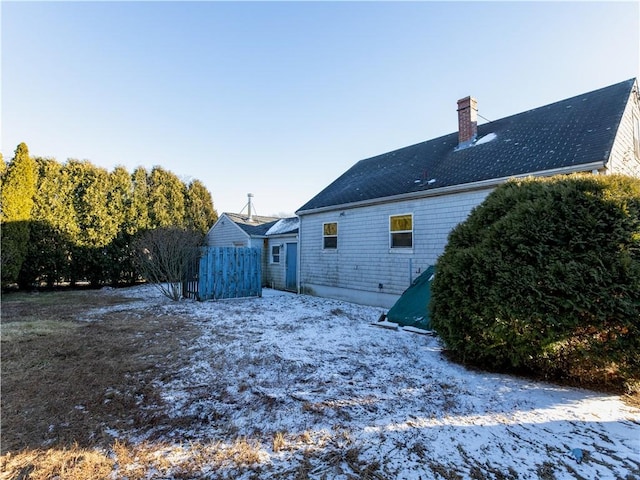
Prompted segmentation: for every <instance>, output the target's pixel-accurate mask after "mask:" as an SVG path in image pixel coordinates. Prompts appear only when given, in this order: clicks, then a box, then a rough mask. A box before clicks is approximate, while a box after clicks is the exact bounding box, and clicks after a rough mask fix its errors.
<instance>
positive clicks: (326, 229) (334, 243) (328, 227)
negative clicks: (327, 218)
mask: <svg viewBox="0 0 640 480" xmlns="http://www.w3.org/2000/svg"><path fill="white" fill-rule="evenodd" d="M322 248H324V249H336V248H338V223H337V222H331V223H323V224H322Z"/></svg>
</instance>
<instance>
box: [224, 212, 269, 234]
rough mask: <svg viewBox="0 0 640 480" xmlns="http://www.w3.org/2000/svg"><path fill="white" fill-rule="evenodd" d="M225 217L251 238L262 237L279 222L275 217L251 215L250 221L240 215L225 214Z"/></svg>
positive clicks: (245, 216)
mask: <svg viewBox="0 0 640 480" xmlns="http://www.w3.org/2000/svg"><path fill="white" fill-rule="evenodd" d="M225 215H226V216H227V217H229V218H230V219H231V220H232V221H233V223H235V224H236V225H238V226H239V227H240V228H241V229H242V230H244V231H245V232H246V233H247V235H250V236H252V237H260V236H264V235H265V234H266V233H267V231H268V230H269V229H270V228H271V227H273V226H274V225H275V224H276V223H277V222H278V220H280V219H279V218H276V217H261V216H259V215H252V216H251V219H249V217H248V216H247V215H242V214H240V213H227V212H225Z"/></svg>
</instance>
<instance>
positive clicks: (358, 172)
mask: <svg viewBox="0 0 640 480" xmlns="http://www.w3.org/2000/svg"><path fill="white" fill-rule="evenodd" d="M634 85H635V79H630V80H627V81H624V82H621V83H618V84H615V85H611V86H609V87H605V88H601V89H599V90H594V91H592V92H588V93H585V94H582V95H578V96H575V97H571V98H568V99H566V100H562V101H559V102H555V103H552V104H549V105H546V106H543V107H539V108H535V109H532V110H528V111H526V112H523V113H519V114H516V115H512V116H509V117H505V118H502V119H500V120H496V121H493V122H489V123H486V124H483V125H479V126H478V136H477V138H478V140H477V141H476V142H475V143H474V144H473V145H472V146H470V147H468V148H464V149H458V148H457V147H458V132H454V133H451V134H448V135H445V136H442V137H439V138H435V139H433V140H429V141H426V142H422V143H418V144H415V145H411V146H408V147H405V148H401V149H398V150H394V151H392V152H388V153H384V154H382V155H377V156H375V157H371V158H368V159H365V160H361V161H359V162H358V163H356V164H355V165H354V166H352V167H351V168H350V169H349V170H347V171H346V172H345V173H344V174H343V175H341V176H340V177H339V178H338V179H336V180H335V181H334V182H333V183H331V184H330V185H329V186H328V187H326V188H325V189H324V190H322V191H321V192H320V193H319V194H318V195H316V196H315V197H313V198H312V199H311V200H310V201H309V202H307V203H306V204H305V205H303V206H302V207H301V208H300V209H299V210H298V212H304V211H308V210H314V209H319V208H327V207H333V206H335V207H338V206H340V205H345V204H351V203H358V202H366V201H372V200H375V199H380V198H386V197H394V196H398V195H404V194H411V193H420V192H425V191H427V190H436V189H440V188H445V187H453V186H458V185H463V184H470V183H475V182H482V181H488V180H491V179H499V178H506V177H511V176H517V175H526V174H529V173H535V172H543V171H551V170H557V169H568V168H577V167H579V166H581V165H588V164H592V163H595V162H601V163H602V165H604V164H605V163H606V162H607V160H608V158H609V154H610V153H611V148H612V146H613V142H614V139H615V135H616V131H617V128H618V125H619V123H620V120H621V118H622V114H623V113H624V109H625V106H626V104H627V100H628V98H629V96H630V94H631V91H632V88H633V86H634Z"/></svg>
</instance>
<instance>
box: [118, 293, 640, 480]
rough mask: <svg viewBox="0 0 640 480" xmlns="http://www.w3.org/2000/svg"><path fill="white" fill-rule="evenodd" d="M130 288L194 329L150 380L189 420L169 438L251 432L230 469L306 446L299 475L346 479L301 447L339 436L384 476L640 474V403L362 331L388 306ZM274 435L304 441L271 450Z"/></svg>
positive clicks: (268, 468)
mask: <svg viewBox="0 0 640 480" xmlns="http://www.w3.org/2000/svg"><path fill="white" fill-rule="evenodd" d="M136 289H139V291H140V292H142V291H144V294H142V293H140V294H139V296H138V294H137V293H132V295H133V296H134V298H143V299H144V302H146V303H147V304H148V305H155V307H154V308H156V309H158V311H162V312H166V313H171V314H174V315H180V316H182V317H183V318H185V319H188V320H189V321H190V322H193V325H195V326H196V327H198V328H199V330H200V332H201V333H200V336H199V338H196V339H195V340H194V341H193V343H191V344H190V345H189V347H188V348H189V351H190V355H191V361H190V363H189V364H188V365H187V366H185V367H184V368H182V370H180V371H179V372H178V374H177V375H175V376H174V377H173V378H170V379H168V380H164V381H161V380H157V381H156V383H155V385H156V387H157V388H158V389H159V390H160V392H161V395H162V397H163V398H164V400H165V402H166V405H167V409H168V410H167V414H168V415H169V416H170V417H172V418H175V419H185V421H184V423H182V422H176V423H177V424H178V425H184V427H181V428H176V429H174V430H173V431H172V432H171V435H170V436H169V437H170V438H165V440H166V441H167V442H176V443H182V442H185V441H186V442H202V443H208V442H212V441H222V442H231V441H232V440H233V438H238V437H242V438H247V439H252V440H256V441H258V442H259V443H260V445H261V448H262V450H261V455H262V457H261V458H262V460H261V464H260V469H259V470H257V471H254V472H248V473H247V472H245V473H244V474H240V473H239V474H238V475H235V476H234V475H233V474H231V473H230V474H229V475H230V477H233V478H246V479H248V478H270V474H269V472H284V471H290V472H291V471H293V470H295V468H296V467H297V466H299V465H300V459H301V458H303V457H304V458H308V461H309V462H310V464H311V465H310V469H309V476H308V477H307V478H323V475H328V476H329V477H330V478H351V477H352V476H350V475H347V474H345V473H344V472H342V473H340V472H333V473H331V472H327V471H326V469H325V470H322V469H323V468H325V467H327V464H326V463H325V464H320V465H318V462H321V459H322V458H323V457H322V455H316V456H308V457H307V456H305V455H307V454H308V453H309V452H312V451H316V450H320V451H324V452H325V457H326V456H327V455H329V454H334V453H335V454H336V455H339V454H341V455H342V454H344V452H345V451H346V449H347V447H348V448H349V449H356V450H353V451H357V452H358V455H359V456H358V461H362V462H366V463H367V464H369V465H373V464H374V463H376V462H377V463H378V464H379V465H381V468H382V471H383V472H384V477H385V478H403V479H409V480H411V479H419V478H436V477H437V478H440V477H438V475H436V474H435V473H434V472H435V471H436V470H433V469H431V468H430V467H429V466H430V465H431V466H434V465H435V467H433V468H441V469H442V471H448V472H450V473H451V472H455V473H456V478H478V477H477V475H478V469H479V470H480V471H483V472H491V471H493V472H503V473H505V474H507V473H509V472H516V473H517V478H521V479H535V478H540V477H541V476H542V474H541V473H540V472H542V471H544V472H545V475H546V476H548V478H556V479H573V478H603V479H604V478H631V477H633V478H635V477H634V476H639V475H640V411H639V410H638V409H635V408H632V407H629V406H627V405H625V404H624V403H623V402H622V400H621V399H620V397H618V396H614V395H605V394H602V393H596V392H592V391H588V390H581V389H574V388H567V387H561V386H557V385H552V384H547V383H541V382H534V381H529V380H525V379H521V378H516V377H512V376H508V375H499V374H493V373H486V372H480V371H470V370H467V369H465V368H464V367H462V366H460V365H457V364H454V363H451V362H449V361H447V360H446V358H445V357H444V356H443V355H442V345H441V342H440V340H439V339H438V338H437V337H435V336H429V335H416V334H415V333H413V332H411V331H406V329H397V330H391V329H386V328H370V327H371V325H372V324H373V322H375V320H376V319H378V318H380V316H381V314H382V313H385V311H384V310H383V309H380V308H375V307H367V306H362V305H356V304H351V303H347V302H342V301H338V300H331V299H324V298H318V297H311V296H306V295H296V294H292V293H288V292H280V291H277V290H270V289H264V290H263V295H262V297H260V298H248V299H238V300H235V301H217V302H215V301H209V302H195V301H183V302H166V301H164V300H163V299H162V298H160V297H159V296H157V295H154V296H151V295H150V294H151V291H150V290H148V289H147V288H145V287H135V288H134V289H131V290H132V292H136V291H138V290H136ZM277 432H284V433H286V434H287V435H289V436H290V437H291V438H300V436H301V435H303V434H304V435H307V437H308V438H311V439H313V440H312V441H313V444H308V443H307V444H300V442H298V443H297V444H296V443H295V442H294V441H291V443H290V444H289V446H288V448H287V449H286V450H283V451H277V452H276V451H273V450H272V449H271V447H270V445H271V443H270V442H271V439H273V438H274V435H275V434H276V433H277ZM108 433H109V434H111V435H112V436H114V437H118V436H120V437H123V436H125V435H126V436H127V437H128V438H130V439H131V438H134V439H135V431H132V432H128V433H127V432H111V431H110V432H108ZM314 449H315V450H314ZM577 452H580V453H579V454H578V453H577ZM578 457H579V458H578ZM474 468H475V470H474ZM452 475H453V473H452ZM276 476H277V475H276ZM163 478H164V477H163ZM167 478H168V477H167ZM487 478H498V477H493V476H490V477H487ZM500 478H502V477H500ZM510 478H516V477H515V476H514V475H513V474H511V475H510Z"/></svg>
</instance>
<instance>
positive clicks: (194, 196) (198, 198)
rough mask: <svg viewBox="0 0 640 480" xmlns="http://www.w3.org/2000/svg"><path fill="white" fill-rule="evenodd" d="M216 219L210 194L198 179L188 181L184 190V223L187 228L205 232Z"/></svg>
mask: <svg viewBox="0 0 640 480" xmlns="http://www.w3.org/2000/svg"><path fill="white" fill-rule="evenodd" d="M217 219H218V213H217V212H216V211H215V210H214V208H213V200H211V194H210V193H209V191H208V190H207V188H206V187H205V186H204V184H203V183H202V182H201V181H199V180H193V181H192V182H191V183H189V186H188V187H187V192H186V224H187V228H190V229H193V230H197V231H199V232H202V233H203V234H205V233H207V232H208V231H209V229H210V228H211V226H212V225H213V224H214V223H215V222H216V220H217Z"/></svg>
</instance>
